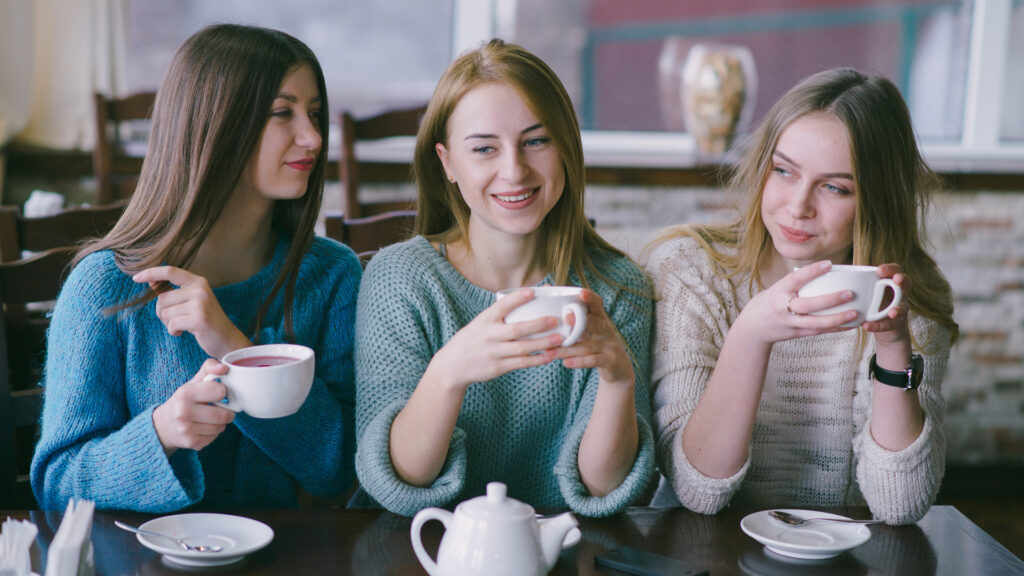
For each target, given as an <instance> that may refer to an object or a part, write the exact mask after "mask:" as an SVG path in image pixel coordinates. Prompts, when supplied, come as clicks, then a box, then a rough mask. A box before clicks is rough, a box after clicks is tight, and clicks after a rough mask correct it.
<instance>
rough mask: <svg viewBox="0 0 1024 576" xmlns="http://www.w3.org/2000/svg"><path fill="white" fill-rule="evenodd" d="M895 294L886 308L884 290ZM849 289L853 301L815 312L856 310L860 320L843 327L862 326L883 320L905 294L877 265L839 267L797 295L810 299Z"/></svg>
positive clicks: (832, 312)
mask: <svg viewBox="0 0 1024 576" xmlns="http://www.w3.org/2000/svg"><path fill="white" fill-rule="evenodd" d="M886 288H891V289H892V291H893V298H892V302H890V303H889V305H888V306H886V307H885V308H883V309H881V310H880V309H879V308H880V307H881V306H882V300H883V299H884V298H885V289H886ZM842 290H850V291H851V292H853V300H850V301H849V302H844V303H842V304H840V305H838V306H834V307H832V308H829V309H827V310H822V311H820V312H815V313H814V314H816V315H822V314H836V313H838V312H845V311H847V310H856V311H857V319H856V320H853V321H851V322H847V323H846V324H843V326H844V327H856V326H860V325H861V324H863V323H864V322H874V321H875V320H881V319H882V318H885V316H886V315H887V314H888V313H889V310H892V309H893V308H895V307H896V306H899V304H900V301H901V300H903V291H902V290H900V287H899V286H898V285H897V284H896V282H894V281H893V280H892V279H891V278H879V277H878V267H877V266H852V265H846V264H836V265H833V266H832V269H831V270H829V271H828V272H826V273H825V274H823V275H821V276H818V277H817V278H815V279H813V280H811V281H810V282H808V283H807V284H804V285H803V287H802V288H800V290H798V291H797V296H800V297H801V298H806V297H810V296H821V295H824V294H831V293H833V292H840V291H842Z"/></svg>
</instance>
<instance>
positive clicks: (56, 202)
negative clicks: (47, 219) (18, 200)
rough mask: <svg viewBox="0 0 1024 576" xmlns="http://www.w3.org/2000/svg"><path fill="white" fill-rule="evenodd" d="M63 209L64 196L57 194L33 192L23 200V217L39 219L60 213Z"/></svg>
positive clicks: (41, 191) (40, 191)
mask: <svg viewBox="0 0 1024 576" xmlns="http://www.w3.org/2000/svg"><path fill="white" fill-rule="evenodd" d="M63 207H64V196H63V195H62V194H60V193H59V192H46V191H44V190H33V191H32V194H30V195H29V197H28V200H25V210H24V212H25V217H26V218H39V217H40V216H49V215H51V214H56V213H58V212H60V210H61V208H63Z"/></svg>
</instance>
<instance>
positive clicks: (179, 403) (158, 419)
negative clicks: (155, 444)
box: [153, 359, 235, 456]
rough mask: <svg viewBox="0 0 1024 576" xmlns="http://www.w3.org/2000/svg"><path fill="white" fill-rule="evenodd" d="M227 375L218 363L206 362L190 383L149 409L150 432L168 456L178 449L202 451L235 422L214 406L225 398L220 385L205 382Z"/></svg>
mask: <svg viewBox="0 0 1024 576" xmlns="http://www.w3.org/2000/svg"><path fill="white" fill-rule="evenodd" d="M227 371H228V369H227V366H225V365H223V364H221V363H220V362H217V361H216V360H213V359H210V360H207V361H206V362H204V363H203V366H202V367H201V368H200V369H199V372H197V373H196V375H195V376H194V377H193V378H192V379H191V380H189V381H188V382H186V383H184V384H182V385H181V386H179V387H178V389H177V390H175V391H174V394H172V395H171V397H170V398H168V399H167V401H166V402H164V403H163V404H161V405H159V406H157V407H156V408H155V409H153V428H155V429H156V435H157V437H158V438H159V439H160V444H161V445H162V446H163V447H164V452H166V453H167V455H168V456H170V455H171V454H173V453H174V452H175V451H176V450H177V449H178V448H186V449H188V450H201V449H203V448H205V447H206V446H208V445H209V444H210V443H211V442H213V441H214V440H215V439H216V438H217V436H219V435H220V433H221V432H223V431H224V427H225V426H227V425H228V424H230V423H231V422H232V421H233V420H234V419H235V413H234V412H232V411H231V410H229V409H227V408H224V407H222V406H217V405H216V403H217V402H220V401H221V400H223V399H224V397H225V396H226V395H227V389H226V388H225V387H224V385H223V384H221V383H220V382H217V381H216V380H205V378H206V376H207V375H209V374H212V375H215V376H221V375H223V374H227Z"/></svg>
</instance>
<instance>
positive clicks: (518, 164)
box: [501, 149, 529, 183]
mask: <svg viewBox="0 0 1024 576" xmlns="http://www.w3.org/2000/svg"><path fill="white" fill-rule="evenodd" d="M528 171H529V167H528V165H527V163H526V158H525V155H524V154H523V152H522V151H521V150H518V149H513V150H512V151H510V152H509V153H508V154H506V155H505V158H504V159H503V160H502V164H501V177H502V178H504V179H505V180H506V181H508V182H513V183H517V182H520V181H522V179H523V177H525V176H526V173H527V172H528Z"/></svg>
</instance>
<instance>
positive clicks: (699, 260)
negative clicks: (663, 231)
mask: <svg viewBox="0 0 1024 576" xmlns="http://www.w3.org/2000/svg"><path fill="white" fill-rule="evenodd" d="M713 267H714V264H713V262H712V259H711V256H710V255H709V254H708V252H707V250H706V249H705V248H704V247H703V246H701V245H700V243H699V242H697V240H696V239H695V238H693V237H692V236H677V237H675V238H670V239H668V240H664V241H662V242H659V243H658V244H656V245H655V246H654V247H653V248H652V249H651V251H650V255H649V256H648V258H647V263H646V269H647V272H648V273H649V274H651V276H652V277H654V276H657V275H660V274H672V273H676V272H685V273H687V274H696V275H700V276H706V275H709V274H712V273H713Z"/></svg>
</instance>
